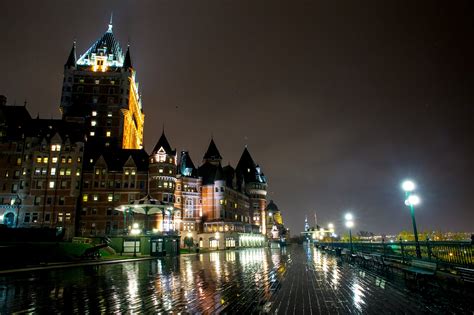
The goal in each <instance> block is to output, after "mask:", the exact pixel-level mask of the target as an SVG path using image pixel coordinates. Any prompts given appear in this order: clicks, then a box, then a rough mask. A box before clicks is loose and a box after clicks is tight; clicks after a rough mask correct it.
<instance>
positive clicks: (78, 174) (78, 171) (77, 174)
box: [76, 168, 81, 176]
mask: <svg viewBox="0 0 474 315" xmlns="http://www.w3.org/2000/svg"><path fill="white" fill-rule="evenodd" d="M76 176H81V169H80V168H78V169H76Z"/></svg>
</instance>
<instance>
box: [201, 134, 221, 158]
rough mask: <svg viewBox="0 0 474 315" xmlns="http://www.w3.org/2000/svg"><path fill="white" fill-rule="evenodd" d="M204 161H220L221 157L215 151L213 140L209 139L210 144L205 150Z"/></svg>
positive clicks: (216, 150)
mask: <svg viewBox="0 0 474 315" xmlns="http://www.w3.org/2000/svg"><path fill="white" fill-rule="evenodd" d="M204 160H208V161H220V160H222V156H221V154H220V153H219V150H218V149H217V146H216V144H215V143H214V139H213V138H211V143H209V147H208V148H207V151H206V154H204Z"/></svg>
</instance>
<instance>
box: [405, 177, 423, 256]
mask: <svg viewBox="0 0 474 315" xmlns="http://www.w3.org/2000/svg"><path fill="white" fill-rule="evenodd" d="M415 188H416V185H415V183H414V182H412V181H411V180H406V181H404V182H403V183H402V189H403V190H404V191H405V198H406V199H405V205H406V206H408V207H410V213H411V221H412V224H413V233H414V234H415V247H416V257H417V258H421V250H420V243H419V242H418V230H417V228H416V220H415V206H416V205H418V204H419V203H420V197H418V196H417V195H414V194H413V191H414V190H415Z"/></svg>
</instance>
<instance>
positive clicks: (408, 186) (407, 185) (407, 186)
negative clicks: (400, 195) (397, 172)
mask: <svg viewBox="0 0 474 315" xmlns="http://www.w3.org/2000/svg"><path fill="white" fill-rule="evenodd" d="M415 188H416V185H415V183H414V182H412V181H411V180H406V181H404V182H403V183H402V189H403V190H404V191H407V192H409V191H413V190H415Z"/></svg>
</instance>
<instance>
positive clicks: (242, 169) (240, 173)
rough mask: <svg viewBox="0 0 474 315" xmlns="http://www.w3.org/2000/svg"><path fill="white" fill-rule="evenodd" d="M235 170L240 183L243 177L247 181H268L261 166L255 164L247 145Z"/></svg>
mask: <svg viewBox="0 0 474 315" xmlns="http://www.w3.org/2000/svg"><path fill="white" fill-rule="evenodd" d="M235 170H236V173H237V177H238V179H239V184H240V182H241V180H242V178H243V179H244V181H245V182H246V183H266V181H267V180H266V178H265V175H264V174H263V173H262V172H261V170H260V167H259V166H258V165H257V164H255V162H254V160H253V158H252V156H251V155H250V152H249V150H248V149H247V147H245V149H244V152H243V153H242V156H241V157H240V160H239V163H238V164H237V167H236V168H235Z"/></svg>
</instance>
